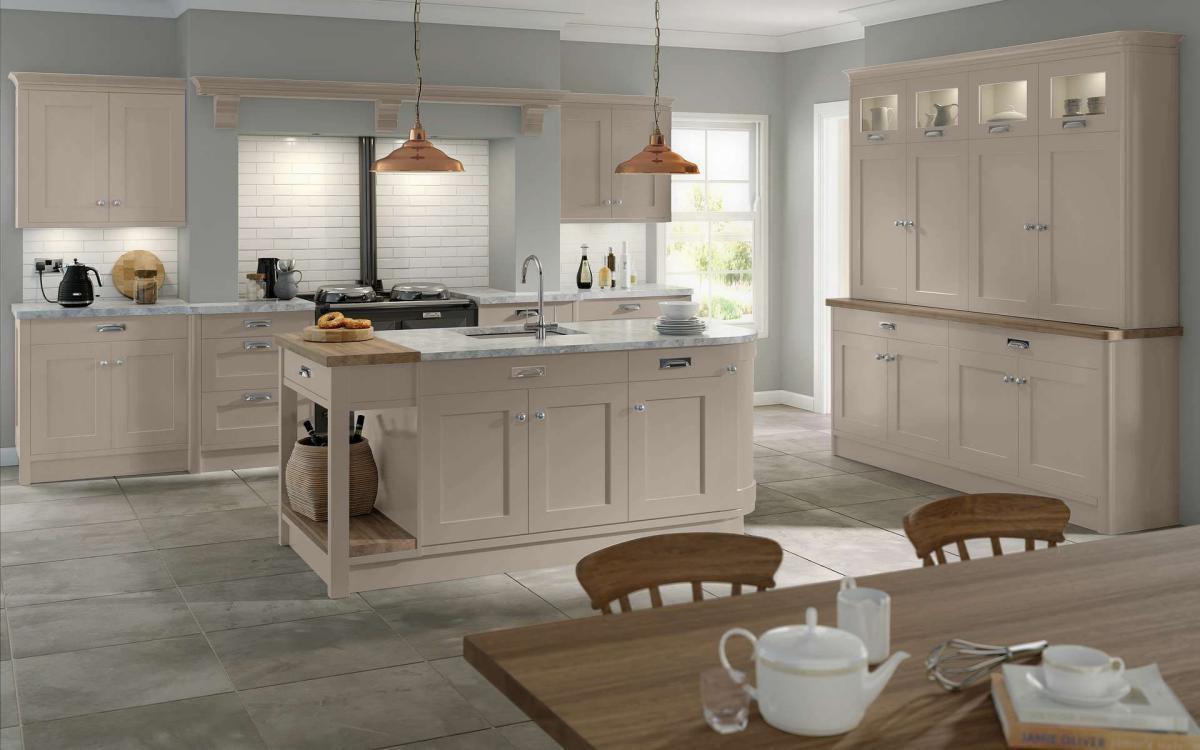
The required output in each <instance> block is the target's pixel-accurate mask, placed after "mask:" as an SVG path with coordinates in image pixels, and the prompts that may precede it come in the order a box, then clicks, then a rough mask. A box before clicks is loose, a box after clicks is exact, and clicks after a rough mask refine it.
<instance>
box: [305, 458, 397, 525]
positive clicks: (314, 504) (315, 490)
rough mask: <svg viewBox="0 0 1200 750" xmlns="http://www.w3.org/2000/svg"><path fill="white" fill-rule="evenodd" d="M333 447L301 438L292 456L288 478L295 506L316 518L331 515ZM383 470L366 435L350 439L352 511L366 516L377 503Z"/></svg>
mask: <svg viewBox="0 0 1200 750" xmlns="http://www.w3.org/2000/svg"><path fill="white" fill-rule="evenodd" d="M328 451H329V449H328V448H326V447H325V446H324V445H313V444H312V442H311V441H310V440H309V439H308V438H304V439H303V440H300V441H297V443H296V445H295V447H293V448H292V456H291V458H289V459H288V463H287V471H286V473H285V482H286V484H287V494H288V504H289V505H291V506H292V510H293V511H295V512H296V513H299V514H300V515H302V516H304V517H305V518H308V519H311V520H313V521H325V520H327V519H328V518H329V481H328V477H329V464H328V460H329V452H328ZM378 490H379V472H378V470H377V469H376V468H375V457H374V456H373V455H372V454H371V444H370V443H368V442H367V439H366V438H362V439H361V440H359V441H357V442H353V443H350V515H352V516H362V515H366V514H367V513H370V512H371V510H372V509H373V508H374V507H375V494H376V492H377V491H378Z"/></svg>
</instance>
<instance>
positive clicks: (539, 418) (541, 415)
mask: <svg viewBox="0 0 1200 750" xmlns="http://www.w3.org/2000/svg"><path fill="white" fill-rule="evenodd" d="M533 416H534V418H535V419H536V420H537V421H539V422H545V421H546V412H544V411H540V410H539V411H535V412H534V413H533Z"/></svg>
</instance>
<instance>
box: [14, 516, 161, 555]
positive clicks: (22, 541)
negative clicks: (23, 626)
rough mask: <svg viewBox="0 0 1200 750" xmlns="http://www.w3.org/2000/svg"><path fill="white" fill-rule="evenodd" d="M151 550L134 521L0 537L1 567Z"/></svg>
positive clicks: (146, 539)
mask: <svg viewBox="0 0 1200 750" xmlns="http://www.w3.org/2000/svg"><path fill="white" fill-rule="evenodd" d="M152 549H154V545H152V544H150V539H149V538H148V537H147V536H146V532H145V531H143V530H142V525H141V524H140V523H138V522H137V521H116V522H114V523H92V524H87V525H85V526H65V527H62V528H57V529H35V530H33V531H10V532H8V533H5V534H0V565H27V564H29V563H39V562H53V561H55V560H73V559H76V558H80V557H100V556H103V555H119V554H122V553H125V552H146V551H148V550H152Z"/></svg>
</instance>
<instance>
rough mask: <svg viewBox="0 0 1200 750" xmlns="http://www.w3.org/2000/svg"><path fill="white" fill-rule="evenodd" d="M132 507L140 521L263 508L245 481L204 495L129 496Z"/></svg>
mask: <svg viewBox="0 0 1200 750" xmlns="http://www.w3.org/2000/svg"><path fill="white" fill-rule="evenodd" d="M129 504H130V505H131V506H133V512H134V513H136V514H137V516H138V518H159V517H162V516H186V515H194V514H196V513H212V512H214V511H222V510H238V509H239V508H261V507H262V506H263V501H262V498H260V497H259V496H258V495H257V494H256V493H255V492H254V490H252V489H250V487H248V486H246V484H245V482H237V483H236V484H235V483H233V482H225V483H221V484H214V485H213V486H212V487H209V488H207V489H206V491H205V492H204V493H203V494H200V493H189V492H178V491H175V490H168V491H164V492H141V493H131V494H130V495H129Z"/></svg>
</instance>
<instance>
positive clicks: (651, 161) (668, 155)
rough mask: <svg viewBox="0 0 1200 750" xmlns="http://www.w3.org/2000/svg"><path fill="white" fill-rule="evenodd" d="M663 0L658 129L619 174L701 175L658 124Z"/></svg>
mask: <svg viewBox="0 0 1200 750" xmlns="http://www.w3.org/2000/svg"><path fill="white" fill-rule="evenodd" d="M661 14H662V7H661V0H654V132H653V133H651V134H650V144H649V145H648V146H646V147H645V148H644V149H642V150H641V151H639V152H637V153H636V154H634V155H633V156H632V157H630V158H629V159H626V160H625V161H623V162H621V163H620V164H618V165H617V174H700V167H698V166H696V165H695V164H693V163H691V162H690V161H688V160H687V159H685V158H683V157H682V156H680V155H679V154H677V153H675V152H674V151H672V150H671V149H670V147H669V146H667V139H666V136H664V135H663V133H662V129H661V128H659V126H658V78H659V65H658V57H659V48H660V47H661V46H662V29H661V28H660V26H659V18H660V16H661Z"/></svg>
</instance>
